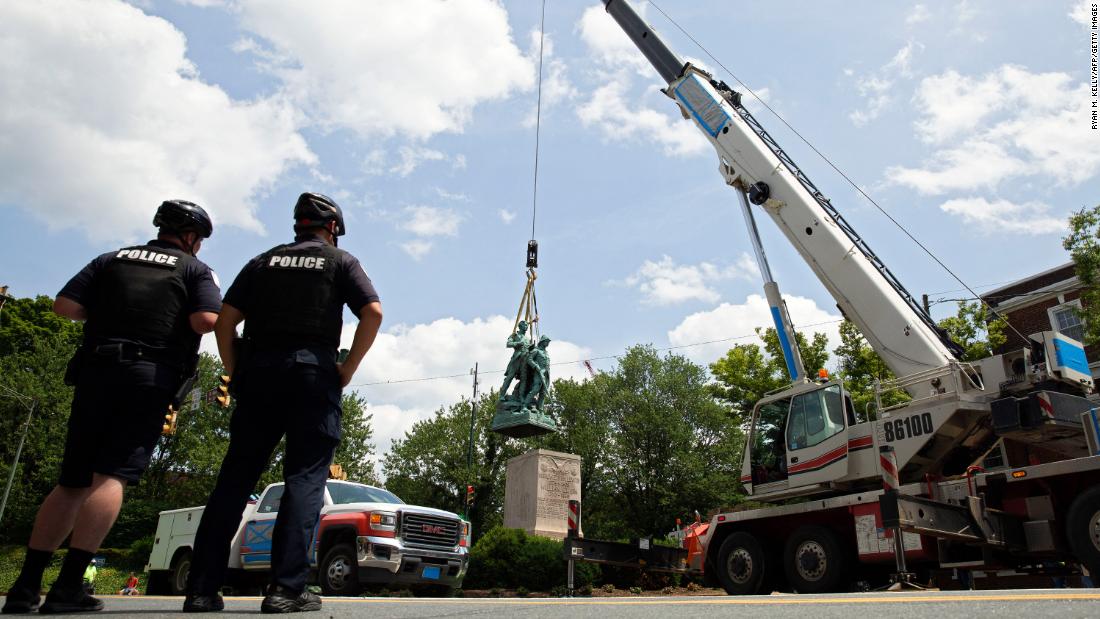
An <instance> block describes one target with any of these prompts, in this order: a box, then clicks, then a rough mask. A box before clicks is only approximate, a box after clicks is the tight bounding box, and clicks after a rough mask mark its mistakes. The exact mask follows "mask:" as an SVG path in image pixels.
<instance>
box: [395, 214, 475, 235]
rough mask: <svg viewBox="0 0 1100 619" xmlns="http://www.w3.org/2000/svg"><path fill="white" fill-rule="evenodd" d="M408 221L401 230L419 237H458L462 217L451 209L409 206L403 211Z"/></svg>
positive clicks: (401, 226) (402, 224) (401, 225)
mask: <svg viewBox="0 0 1100 619" xmlns="http://www.w3.org/2000/svg"><path fill="white" fill-rule="evenodd" d="M402 212H403V213H404V215H405V217H406V219H405V220H404V221H403V222H401V224H400V228H401V229H402V230H407V231H409V232H412V233H413V234H415V235H417V236H422V237H432V236H458V225H459V224H460V223H461V222H462V219H463V218H462V215H461V214H460V213H459V212H458V211H456V210H454V209H450V208H439V207H434V206H407V207H405V208H404V209H403V211H402Z"/></svg>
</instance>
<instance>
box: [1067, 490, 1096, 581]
mask: <svg viewBox="0 0 1100 619" xmlns="http://www.w3.org/2000/svg"><path fill="white" fill-rule="evenodd" d="M1066 539H1067V540H1069V547H1070V548H1071V549H1072V550H1073V555H1074V556H1075V557H1077V560H1078V561H1080V562H1081V563H1082V564H1083V565H1084V566H1085V567H1086V568H1088V570H1089V573H1090V574H1092V575H1093V578H1094V579H1095V578H1096V575H1098V574H1100V486H1098V487H1096V488H1093V489H1091V490H1089V491H1088V492H1085V493H1084V494H1082V495H1081V496H1079V497H1077V500H1075V501H1074V502H1073V505H1071V506H1070V508H1069V517H1068V518H1066Z"/></svg>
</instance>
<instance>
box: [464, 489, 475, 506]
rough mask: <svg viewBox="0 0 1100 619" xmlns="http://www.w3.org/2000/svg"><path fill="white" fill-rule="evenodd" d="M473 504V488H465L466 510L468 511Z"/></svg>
mask: <svg viewBox="0 0 1100 619" xmlns="http://www.w3.org/2000/svg"><path fill="white" fill-rule="evenodd" d="M473 504H474V487H473V486H466V509H467V510H469V509H470V507H471V506H473Z"/></svg>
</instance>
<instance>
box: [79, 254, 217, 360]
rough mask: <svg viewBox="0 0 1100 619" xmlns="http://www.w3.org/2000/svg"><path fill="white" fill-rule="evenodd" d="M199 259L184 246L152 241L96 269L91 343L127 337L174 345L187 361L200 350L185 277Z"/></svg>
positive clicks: (87, 337) (87, 338)
mask: <svg viewBox="0 0 1100 619" xmlns="http://www.w3.org/2000/svg"><path fill="white" fill-rule="evenodd" d="M194 259H195V258H193V257H192V256H190V255H188V254H187V253H185V252H183V251H181V250H179V249H175V248H171V249H169V248H165V247H156V246H151V245H142V246H138V247H124V248H122V249H120V250H118V252H117V253H115V255H114V257H113V258H111V261H110V262H108V263H107V265H106V266H105V267H104V268H103V269H102V270H101V271H99V272H98V273H96V276H95V285H94V288H93V293H92V294H93V296H92V302H91V304H90V305H89V306H88V321H87V323H86V324H85V326H84V342H85V345H92V346H94V345H97V344H102V343H105V342H111V341H118V340H126V341H131V342H137V343H138V344H141V345H144V346H148V347H152V348H165V349H168V350H169V352H171V353H178V354H179V360H180V363H181V364H182V363H185V362H186V360H187V358H188V357H189V356H191V355H194V354H195V353H196V352H197V351H198V349H199V337H200V336H199V334H197V333H195V331H194V330H193V329H192V328H191V322H190V315H189V313H188V312H187V311H186V310H187V305H188V304H187V284H186V282H185V281H184V272H185V271H186V268H187V265H189V264H190V263H191V261H192V260H194Z"/></svg>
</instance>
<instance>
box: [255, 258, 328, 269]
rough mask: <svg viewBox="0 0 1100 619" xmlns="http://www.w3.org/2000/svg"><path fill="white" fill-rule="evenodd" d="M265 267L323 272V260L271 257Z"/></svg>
mask: <svg viewBox="0 0 1100 619" xmlns="http://www.w3.org/2000/svg"><path fill="white" fill-rule="evenodd" d="M267 266H269V267H279V268H283V269H314V270H317V271H323V270H324V269H325V259H324V258H318V257H316V256H272V257H271V260H270V261H268V263H267Z"/></svg>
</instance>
